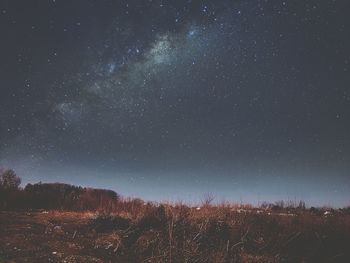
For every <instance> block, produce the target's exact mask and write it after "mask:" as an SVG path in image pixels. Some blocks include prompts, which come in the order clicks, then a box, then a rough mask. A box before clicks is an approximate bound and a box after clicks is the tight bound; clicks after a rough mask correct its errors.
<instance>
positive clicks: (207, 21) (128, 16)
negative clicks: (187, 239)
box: [0, 0, 350, 205]
mask: <svg viewBox="0 0 350 263" xmlns="http://www.w3.org/2000/svg"><path fill="white" fill-rule="evenodd" d="M347 7H348V4H347V1H345V0H343V1H342V0H325V1H321V2H320V1H316V0H315V1H313V0H307V1H279V0H273V1H272V0H271V1H268V0H254V1H228V0H223V1H209V0H208V1H191V0H186V1H185V0H180V1H166V0H148V1H136V0H135V1H107V0H103V1H98V2H96V1H83V0H81V1H80V0H79V1H74V2H70V1H63V0H56V1H34V2H32V1H30V2H29V1H19V0H18V1H2V2H1V3H0V34H1V42H0V47H1V48H0V57H1V62H0V74H1V77H0V166H11V167H13V168H14V169H16V170H17V171H18V173H19V174H20V175H21V176H22V177H23V181H24V182H32V181H39V180H41V181H65V182H70V183H76V184H83V185H90V186H100V187H105V188H113V189H114V190H117V191H120V192H121V193H122V194H123V193H125V194H129V195H140V196H141V197H144V198H146V199H147V198H148V199H162V198H169V199H176V198H179V197H182V198H185V199H188V200H193V199H196V198H198V197H201V195H202V194H203V193H205V192H213V193H214V194H215V195H217V196H218V198H227V199H230V200H244V201H247V202H258V201H261V200H277V199H287V198H300V199H305V200H306V201H307V202H309V203H311V204H328V203H329V204H332V205H346V204H348V202H349V195H348V193H347V192H348V190H349V187H350V177H349V171H350V165H349V164H350V137H349V134H350V122H349V120H350V89H349V87H350V74H349V70H350V68H349V62H350V48H349V47H350V35H349V32H348V28H349V26H350V19H349V18H348V14H347Z"/></svg>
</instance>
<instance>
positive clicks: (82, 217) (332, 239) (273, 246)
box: [0, 199, 350, 263]
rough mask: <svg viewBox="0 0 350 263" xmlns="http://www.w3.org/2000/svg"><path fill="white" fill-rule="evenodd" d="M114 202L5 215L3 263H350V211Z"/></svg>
mask: <svg viewBox="0 0 350 263" xmlns="http://www.w3.org/2000/svg"><path fill="white" fill-rule="evenodd" d="M113 207H114V208H113V211H99V212H78V213H77V212H63V211H48V212H46V211H44V212H38V211H36V212H2V213H1V214H0V220H1V221H0V226H1V228H0V237H1V238H0V262H49V261H51V262H171V263H176V262H208V263H212V262H213V263H215V262H244V263H245V262H350V254H349V251H350V214H349V213H347V212H340V211H333V213H332V214H330V215H327V216H324V215H323V213H321V212H319V213H315V212H314V211H313V212H311V211H309V210H297V209H295V210H291V211H288V210H286V209H284V210H281V211H273V210H271V209H267V210H260V209H258V208H254V207H251V206H245V207H242V206H239V205H231V204H228V203H223V204H220V205H210V204H204V205H203V206H202V207H200V209H198V208H197V207H188V206H186V205H184V204H181V203H177V204H170V203H168V204H161V205H159V204H151V203H144V202H142V200H130V199H128V200H119V202H118V204H117V205H115V206H113ZM288 212H289V213H288Z"/></svg>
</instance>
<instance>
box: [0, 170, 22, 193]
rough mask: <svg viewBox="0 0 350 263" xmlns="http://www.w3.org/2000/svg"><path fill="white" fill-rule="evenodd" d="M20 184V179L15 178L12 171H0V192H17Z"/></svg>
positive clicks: (15, 175)
mask: <svg viewBox="0 0 350 263" xmlns="http://www.w3.org/2000/svg"><path fill="white" fill-rule="evenodd" d="M20 184H21V178H20V177H18V176H17V174H16V173H15V171H14V170H12V169H6V170H3V171H0V190H5V191H8V190H17V189H18V187H19V185H20Z"/></svg>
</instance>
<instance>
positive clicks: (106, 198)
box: [0, 170, 120, 211]
mask: <svg viewBox="0 0 350 263" xmlns="http://www.w3.org/2000/svg"><path fill="white" fill-rule="evenodd" d="M20 183H21V179H20V178H19V177H18V176H17V175H16V173H15V172H14V171H13V170H1V171H0V209H3V210H13V209H62V210H75V211H83V210H93V211H98V210H102V211H111V210H113V209H115V206H116V202H117V201H118V200H119V198H120V197H119V195H118V194H117V193H115V192H114V191H111V190H105V189H92V188H83V187H78V186H73V185H69V184H62V183H41V182H40V183H37V184H27V185H26V187H25V188H24V189H22V188H19V185H20Z"/></svg>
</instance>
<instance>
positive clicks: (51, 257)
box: [0, 211, 111, 263]
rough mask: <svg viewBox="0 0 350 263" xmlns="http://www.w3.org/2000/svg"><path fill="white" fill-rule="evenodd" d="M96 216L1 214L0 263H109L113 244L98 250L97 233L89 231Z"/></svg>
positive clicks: (49, 213) (73, 214) (44, 212)
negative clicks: (91, 221) (90, 222)
mask: <svg viewBox="0 0 350 263" xmlns="http://www.w3.org/2000/svg"><path fill="white" fill-rule="evenodd" d="M92 216H93V214H89V213H72V212H64V213H58V212H46V211H43V212H0V262H16V263H17V262H108V261H109V260H108V258H106V257H108V254H109V251H108V250H109V248H108V246H110V244H107V243H108V242H107V241H106V244H101V245H100V246H98V245H97V243H98V241H99V240H98V237H97V234H96V232H94V231H88V222H89V219H90V218H91V217H92ZM103 245H106V246H105V247H103ZM110 248H111V246H110Z"/></svg>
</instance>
